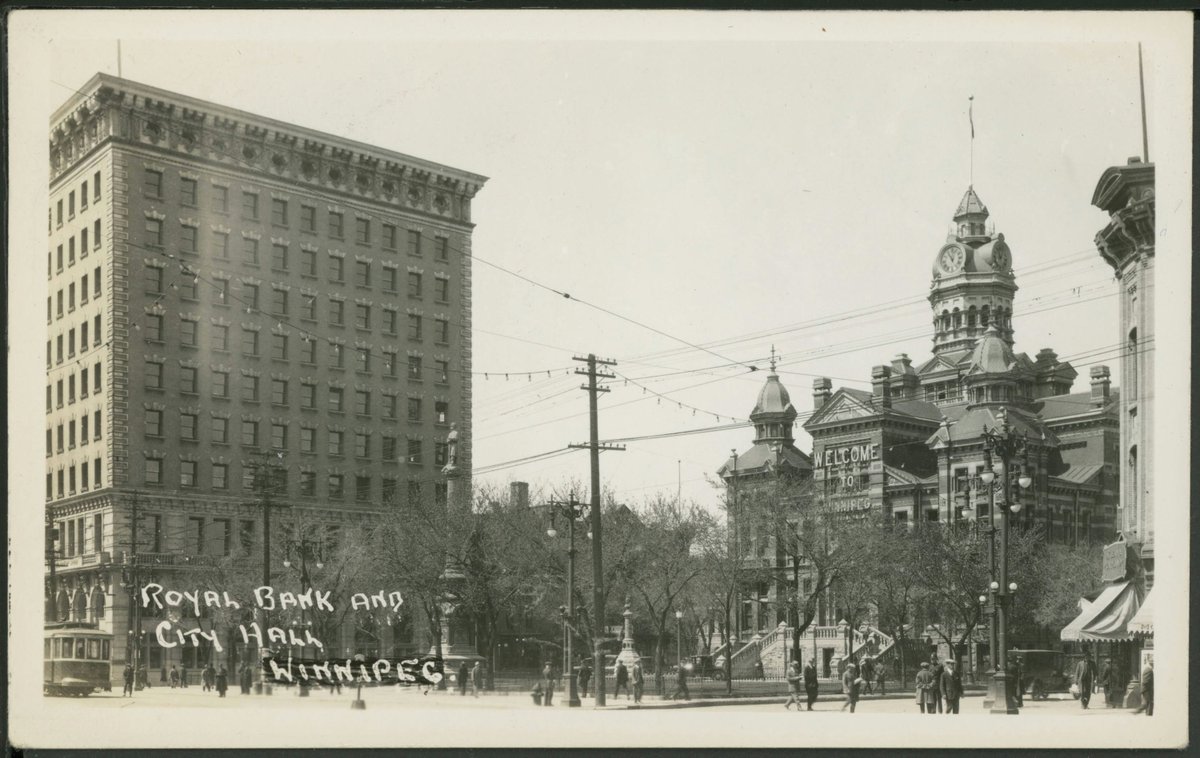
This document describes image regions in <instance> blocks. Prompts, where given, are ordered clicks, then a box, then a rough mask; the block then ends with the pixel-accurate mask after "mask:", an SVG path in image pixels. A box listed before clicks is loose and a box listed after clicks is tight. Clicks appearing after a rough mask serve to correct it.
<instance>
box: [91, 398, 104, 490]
mask: <svg viewBox="0 0 1200 758" xmlns="http://www.w3.org/2000/svg"><path fill="white" fill-rule="evenodd" d="M103 432H104V427H103V426H101V422H100V411H96V412H95V413H93V414H92V440H93V441H95V440H98V439H100V438H101V437H103V436H104V433H103ZM96 468H97V469H99V468H100V460H99V459H97V460H96ZM96 486H97V487H99V486H100V483H99V482H96Z"/></svg>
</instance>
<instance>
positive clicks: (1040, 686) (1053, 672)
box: [1008, 650, 1073, 700]
mask: <svg viewBox="0 0 1200 758" xmlns="http://www.w3.org/2000/svg"><path fill="white" fill-rule="evenodd" d="M1014 656H1017V657H1020V658H1021V673H1022V678H1023V679H1024V680H1025V682H1024V690H1023V691H1025V692H1028V693H1029V696H1030V697H1031V698H1033V699H1034V700H1046V699H1047V698H1048V697H1049V696H1050V693H1051V692H1066V691H1068V690H1069V689H1070V687H1071V683H1072V681H1073V676H1072V674H1071V669H1070V667H1069V666H1068V657H1067V654H1066V653H1064V652H1063V651H1061V650H1009V651H1008V657H1009V660H1012V658H1013V657H1014Z"/></svg>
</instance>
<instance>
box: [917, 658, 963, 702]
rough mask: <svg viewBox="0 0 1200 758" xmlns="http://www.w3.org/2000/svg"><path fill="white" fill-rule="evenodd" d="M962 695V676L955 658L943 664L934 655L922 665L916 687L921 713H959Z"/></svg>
mask: <svg viewBox="0 0 1200 758" xmlns="http://www.w3.org/2000/svg"><path fill="white" fill-rule="evenodd" d="M962 694H963V683H962V674H961V673H960V672H959V670H958V665H957V664H956V662H955V660H954V659H953V658H947V659H946V661H945V662H944V663H943V662H942V661H939V660H938V657H937V653H934V654H932V655H930V656H929V660H928V661H923V662H922V663H921V670H920V671H918V672H917V686H916V700H917V705H918V706H920V708H921V713H958V707H959V701H960V699H961V698H962Z"/></svg>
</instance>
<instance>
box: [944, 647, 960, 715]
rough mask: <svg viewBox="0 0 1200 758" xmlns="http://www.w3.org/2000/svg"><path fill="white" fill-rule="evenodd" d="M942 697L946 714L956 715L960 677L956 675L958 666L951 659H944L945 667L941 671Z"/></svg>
mask: <svg viewBox="0 0 1200 758" xmlns="http://www.w3.org/2000/svg"><path fill="white" fill-rule="evenodd" d="M941 684H942V688H941V689H942V697H943V698H945V701H946V713H958V699H959V698H960V697H962V691H963V688H962V675H961V674H959V673H958V666H956V665H955V661H954V659H953V658H947V659H946V666H945V668H944V670H943V671H942V682H941Z"/></svg>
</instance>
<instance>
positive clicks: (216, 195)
mask: <svg viewBox="0 0 1200 758" xmlns="http://www.w3.org/2000/svg"><path fill="white" fill-rule="evenodd" d="M212 199H213V200H212V208H213V211H215V212H217V213H222V214H224V213H229V188H228V187H222V186H220V185H217V184H214V185H213V188H212Z"/></svg>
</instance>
